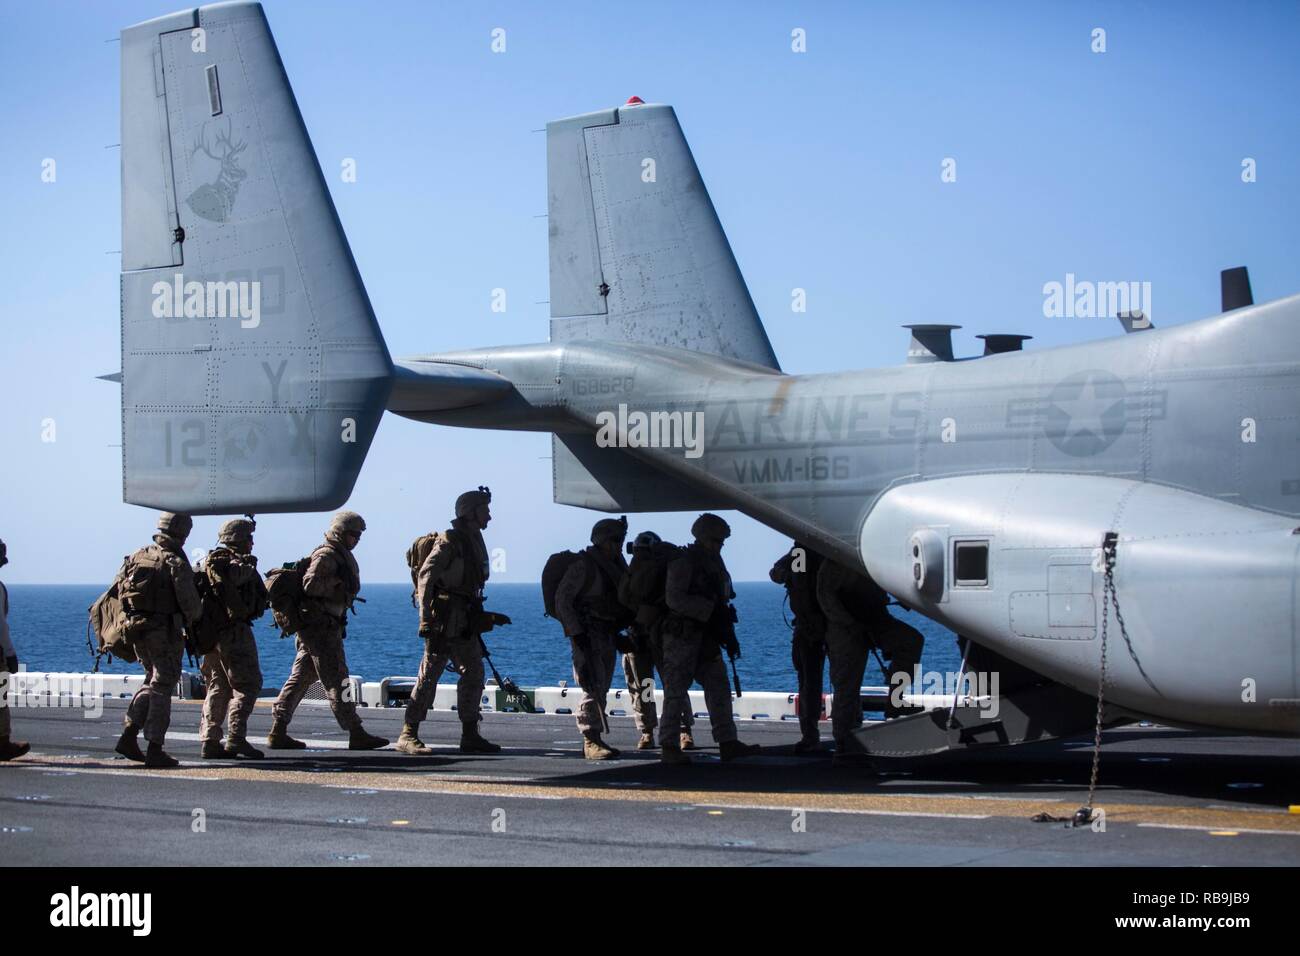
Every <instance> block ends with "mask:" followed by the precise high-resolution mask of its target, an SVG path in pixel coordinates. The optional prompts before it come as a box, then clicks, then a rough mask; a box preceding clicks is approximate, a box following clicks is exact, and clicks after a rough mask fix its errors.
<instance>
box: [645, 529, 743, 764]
mask: <svg viewBox="0 0 1300 956" xmlns="http://www.w3.org/2000/svg"><path fill="white" fill-rule="evenodd" d="M730 534H731V528H730V526H728V524H727V523H726V522H725V521H723V520H722V519H721V518H719V517H718V516H717V515H714V514H707V513H706V514H702V515H700V516H699V517H698V518H696V519H695V523H694V524H693V525H691V535H692V536H693V537H694V538H695V542H694V543H693V544H690V545H688V546H687V547H686V549H685V551H684V553H683V554H682V556H681V557H680V558H677V559H676V560H675V561H673V562H672V564H670V565H669V566H668V582H667V586H666V588H665V598H666V600H667V602H668V610H669V611H670V612H671V613H670V614H669V617H668V620H667V622H665V625H664V658H663V669H662V671H661V676H662V677H663V681H664V713H663V720H662V721H661V723H660V730H659V743H660V747H661V748H662V749H661V751H660V759H661V760H662V761H663V762H664V763H670V764H679V763H690V759H691V758H690V757H688V756H687V755H686V754H684V753H682V750H681V748H680V747H679V746H678V744H677V734H678V733H679V732H680V730H681V725H682V714H683V713H685V712H686V711H688V710H689V709H690V696H689V691H690V689H691V684H692V683H693V682H696V681H698V682H699V685H700V687H701V688H703V690H704V704H705V707H706V708H707V709H708V712H709V723H710V724H711V725H712V728H713V739H714V740H716V741H717V742H718V749H719V751H720V754H721V757H722V759H723V760H735V759H737V758H739V757H746V756H749V755H751V754H754V753H757V752H758V749H759V748H758V747H757V746H754V745H752V744H744V743H741V742H740V741H739V740H737V739H736V722H735V720H734V719H733V717H732V711H731V687H730V685H729V684H728V683H727V669H726V666H725V665H724V664H723V663H722V654H721V648H720V645H719V643H718V641H719V630H720V628H719V626H718V624H717V621H718V619H719V617H720V616H721V615H724V614H727V613H729V610H730V608H729V606H730V602H731V600H732V598H734V597H735V596H736V592H735V591H734V590H733V589H732V587H731V575H730V574H729V573H727V566H726V564H724V563H723V561H722V545H723V543H724V542H725V541H726V539H727V538H728V536H730ZM731 639H732V640H733V641H734V635H732V637H731ZM739 650H740V649H739V647H738V646H734V645H733V647H731V648H730V652H731V654H732V655H733V656H737V655H738V654H739Z"/></svg>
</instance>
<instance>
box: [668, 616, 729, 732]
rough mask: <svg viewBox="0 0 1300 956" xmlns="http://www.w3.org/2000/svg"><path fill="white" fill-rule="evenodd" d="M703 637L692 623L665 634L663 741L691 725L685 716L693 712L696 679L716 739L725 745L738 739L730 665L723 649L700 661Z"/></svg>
mask: <svg viewBox="0 0 1300 956" xmlns="http://www.w3.org/2000/svg"><path fill="white" fill-rule="evenodd" d="M704 640H705V638H704V634H703V632H702V631H701V630H699V629H698V628H697V627H693V626H691V625H690V624H686V625H685V626H683V628H682V630H681V632H680V633H674V632H673V631H668V632H666V633H665V634H664V653H663V663H662V665H661V667H660V671H659V676H660V677H661V678H662V679H663V682H664V712H663V716H662V718H661V719H660V721H659V740H660V743H662V742H663V741H669V742H670V743H671V742H672V741H674V740H676V739H677V735H678V734H680V733H681V732H682V730H683V729H684V728H688V727H690V724H689V723H687V722H686V718H687V717H689V715H690V713H691V698H690V689H691V684H693V683H696V682H698V683H699V685H700V687H701V689H703V691H704V706H705V708H706V709H707V710H708V712H709V725H710V726H711V728H712V730H713V739H714V741H715V742H717V743H719V744H724V743H727V742H728V741H730V740H735V739H736V721H735V718H734V717H733V716H732V713H731V685H730V684H729V683H728V681H727V666H726V665H725V664H724V663H723V662H722V655H721V653H720V652H719V653H718V654H717V655H716V656H712V657H710V658H709V659H708V660H703V661H702V660H700V656H701V655H700V651H701V648H702V647H703V645H704Z"/></svg>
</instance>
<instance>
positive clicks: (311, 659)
mask: <svg viewBox="0 0 1300 956" xmlns="http://www.w3.org/2000/svg"><path fill="white" fill-rule="evenodd" d="M297 645H298V654H297V656H296V657H294V659H293V667H292V668H291V669H290V670H289V679H288V680H286V681H285V682H284V687H283V688H282V689H281V690H280V696H279V697H277V698H276V699H275V706H274V707H272V709H271V712H272V714H274V715H275V719H276V720H277V721H283V722H284V723H286V724H287V723H288V722H289V721H290V720H292V719H293V712H294V711H295V710H297V709H298V704H299V703H301V701H302V699H303V697H304V696H306V694H307V691H308V690H309V689H310V688H311V685H312V684H314V683H316V681H317V680H319V681H320V682H321V686H322V687H324V688H325V696H326V697H327V698H328V699H329V702H330V710H332V711H333V712H334V719H335V720H337V721H338V722H339V726H340V727H342V728H343V729H344V730H347V731H351V730H352V728H354V727H360V726H361V718H360V717H358V716H357V702H356V701H355V700H351V699H349V697H350V695H349V694H348V693H347V691H346V689H345V685H346V684H347V683H348V659H347V655H346V654H345V653H344V652H343V628H342V626H341V625H340V624H339V623H338V622H337V621H334V620H332V619H326V620H324V621H318V622H313V623H312V624H311V625H309V626H306V627H304V628H303V629H302V630H301V631H299V632H298V640H297ZM348 686H350V685H348Z"/></svg>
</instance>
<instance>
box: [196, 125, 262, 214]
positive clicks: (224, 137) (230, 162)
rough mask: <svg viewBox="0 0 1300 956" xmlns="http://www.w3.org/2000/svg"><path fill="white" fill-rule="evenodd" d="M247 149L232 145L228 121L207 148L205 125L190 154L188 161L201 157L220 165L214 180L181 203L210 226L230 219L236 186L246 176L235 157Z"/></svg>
mask: <svg viewBox="0 0 1300 956" xmlns="http://www.w3.org/2000/svg"><path fill="white" fill-rule="evenodd" d="M247 146H248V144H247V143H236V142H235V141H234V140H233V139H232V138H231V125H230V119H229V117H227V119H226V130H225V132H224V133H223V132H221V130H220V129H218V130H217V135H216V141H215V142H214V143H213V145H212V146H211V147H209V146H208V124H207V123H204V124H203V129H202V130H201V131H200V133H199V138H198V141H197V142H196V143H195V144H194V148H193V149H192V150H190V157H191V158H193V156H194V155H195V154H196V153H202V154H203V155H204V156H207V157H208V158H209V159H212V160H215V161H216V162H217V163H218V164H219V165H220V171H219V172H218V173H217V178H216V179H215V180H213V181H212V182H210V183H204V184H203V185H202V186H200V187H199V188H198V189H196V190H194V192H192V193H190V196H189V198H188V199H186V200H185V204H186V205H187V206H189V207H190V209H192V210H194V213H195V215H198V216H202V217H203V218H204V219H210V220H211V221H212V222H226V221H227V220H228V219H229V218H230V211H231V210H232V209H233V208H234V206H235V196H237V195H238V194H239V184H240V183H241V182H242V181H243V180H244V177H246V176H247V175H248V173H247V172H246V171H244V170H243V169H242V168H241V167H240V165H239V154H240V153H242V152H243V151H244V149H245V148H246V147H247Z"/></svg>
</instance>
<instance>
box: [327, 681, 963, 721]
mask: <svg viewBox="0 0 1300 956" xmlns="http://www.w3.org/2000/svg"><path fill="white" fill-rule="evenodd" d="M356 679H357V678H355V677H354V678H352V680H356ZM414 689H415V678H414V677H385V678H384V679H383V680H378V681H367V682H365V683H363V684H361V687H360V696H359V697H358V699H359V700H360V701H361V703H362V705H363V706H366V707H405V706H406V703H407V701H408V700H410V697H411V692H412V691H413V690H414ZM520 689H521V690H522V691H524V693H526V694H529V695H530V696H531V697H532V705H533V713H540V714H572V713H574V712H576V711H577V709H578V704H579V702H580V701H581V700H582V688H580V687H569V686H568V685H567V684H563V683H562V684H560V685H558V686H556V687H522V688H520ZM506 696H507V695H506V693H505V691H503V690H501V688H500V687H499V686H498V685H497V683H496V681H495V680H494V679H493V678H488V681H487V685H486V687H485V688H484V690H483V697H482V699H481V701H480V705H481V707H482V709H483V710H484V711H485V712H518V710H517V708H516V707H515V706H514V705H513V702H512V701H509V700H507V699H506ZM654 698H655V706H656V707H657V708H659V709H660V711H662V709H663V704H664V692H663V690H662V689H657V690H655V692H654ZM888 698H889V688H887V687H864V688H862V704H863V708H864V709H865V710H866V711H868V712H876V711H883V710H884V709H885V703H886V702H887V700H888ZM690 699H691V711H692V712H693V713H694V714H695V716H696V717H701V718H703V717H706V716H707V715H708V711H707V710H706V709H705V705H704V692H703V691H700V690H692V691H690ZM834 699H835V698H834V695H832V694H825V695H823V697H822V705H821V708H820V714H819V717H820V719H822V720H827V719H829V717H830V712H831V704H832V702H833V701H834ZM903 702H904V703H905V704H907V705H909V706H914V707H915V706H920V707H923V708H924V709H926V710H937V709H940V708H943V709H947V708H949V707H951V706H952V696H951V695H948V696H945V695H943V694H919V695H917V694H904V695H903ZM975 702H976V701H975V698H972V697H969V696H963V698H962V704H963V705H969V704H973V703H975ZM800 703H801V702H800V700H799V695H798V694H787V693H779V692H773V691H745V692H744V693H743V694H742V696H741V697H739V698H737V697H736V696H735V695H734V694H733V695H732V698H731V710H732V713H733V714H734V715H735V717H736V719H737V720H797V719H798V717H799V708H800ZM432 709H433V710H440V711H454V710H455V709H456V692H455V690H454V685H452V684H442V685H440V686H439V688H438V692H437V694H435V695H434V701H433V707H432ZM605 713H607V714H609V715H610V716H614V717H624V716H626V717H630V716H632V700H631V697H630V695H629V693H628V691H627V688H625V687H617V688H613V689H611V690H610V692H609V694H608V696H607V697H606V698H605Z"/></svg>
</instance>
